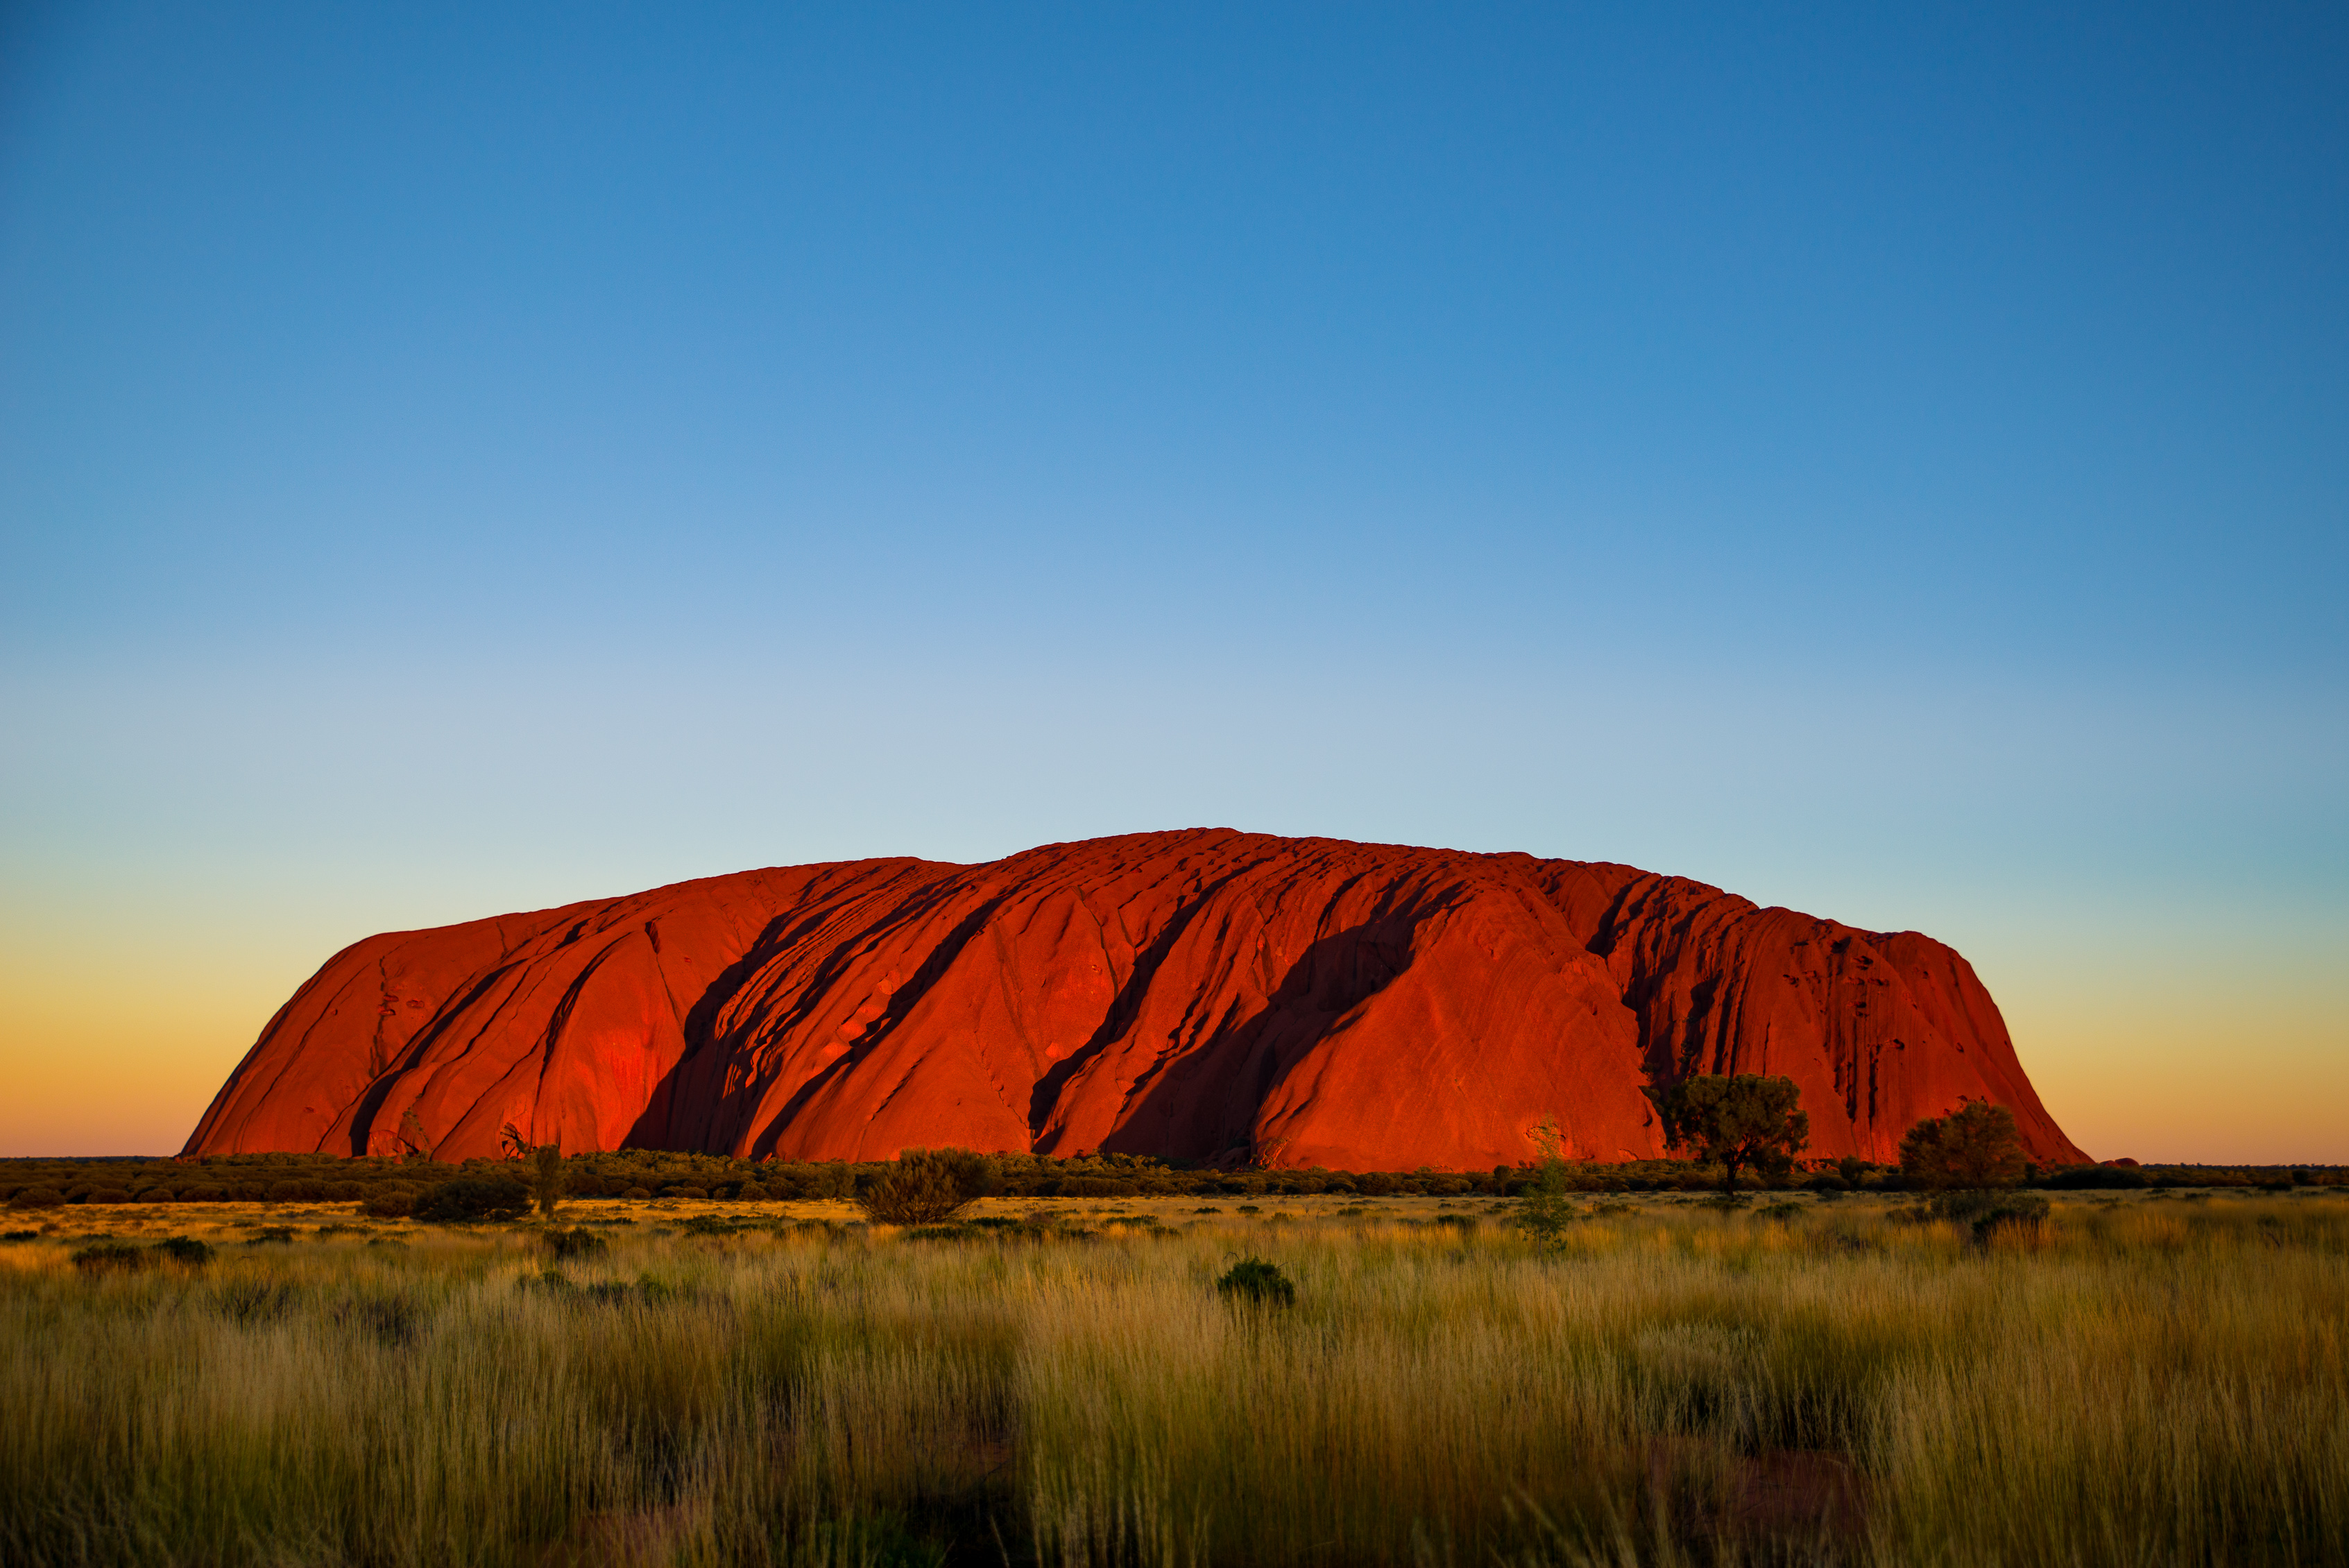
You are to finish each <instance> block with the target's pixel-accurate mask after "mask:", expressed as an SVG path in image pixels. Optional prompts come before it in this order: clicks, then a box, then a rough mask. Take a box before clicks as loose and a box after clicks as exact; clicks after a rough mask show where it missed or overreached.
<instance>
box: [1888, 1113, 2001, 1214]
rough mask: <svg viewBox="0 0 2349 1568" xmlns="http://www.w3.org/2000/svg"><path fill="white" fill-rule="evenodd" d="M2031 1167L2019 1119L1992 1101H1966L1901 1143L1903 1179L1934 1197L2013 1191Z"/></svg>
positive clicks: (1912, 1130)
mask: <svg viewBox="0 0 2349 1568" xmlns="http://www.w3.org/2000/svg"><path fill="white" fill-rule="evenodd" d="M2025 1163H2026V1161H2025V1159H2024V1156H2023V1140H2022V1138H2021V1137H2019V1136H2018V1135H2017V1133H2016V1131H2015V1126H2014V1113H2013V1111H2010V1110H2008V1109H2007V1108H2006V1107H2005V1106H1995V1105H1992V1104H1991V1102H1990V1101H1988V1100H1961V1101H1960V1102H1959V1104H1958V1108H1957V1109H1956V1110H1954V1111H1951V1113H1950V1114H1949V1115H1948V1116H1930V1117H1928V1118H1926V1119H1925V1120H1923V1121H1921V1122H1919V1123H1918V1124H1917V1125H1916V1126H1915V1127H1910V1128H1909V1131H1908V1133H1907V1135H1906V1136H1904V1137H1902V1138H1901V1140H1900V1176H1901V1179H1902V1180H1904V1181H1906V1182H1908V1183H1909V1186H1911V1187H1920V1188H1923V1189H1925V1190H1927V1191H1929V1192H1987V1191H1989V1190H1991V1189H1992V1188H1998V1187H2013V1185H2015V1183H2017V1182H2019V1181H2021V1180H2022V1179H2023V1168H2024V1165H2025Z"/></svg>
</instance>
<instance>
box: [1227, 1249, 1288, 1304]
mask: <svg viewBox="0 0 2349 1568" xmlns="http://www.w3.org/2000/svg"><path fill="white" fill-rule="evenodd" d="M1216 1293H1217V1294H1218V1295H1224V1296H1229V1297H1230V1298H1231V1299H1232V1300H1234V1301H1236V1302H1244V1303H1248V1304H1249V1305H1252V1306H1284V1307H1285V1306H1293V1305H1295V1304H1296V1302H1297V1287H1296V1286H1295V1285H1294V1284H1292V1283H1290V1282H1289V1279H1288V1275H1287V1274H1284V1273H1282V1272H1280V1265H1279V1264H1278V1263H1272V1262H1266V1261H1265V1260H1264V1259H1262V1258H1242V1259H1241V1260H1240V1261H1239V1262H1237V1263H1234V1264H1233V1265H1232V1266H1231V1267H1230V1268H1229V1269H1227V1270H1226V1271H1225V1272H1224V1276H1223V1278H1221V1279H1219V1280H1217V1281H1216Z"/></svg>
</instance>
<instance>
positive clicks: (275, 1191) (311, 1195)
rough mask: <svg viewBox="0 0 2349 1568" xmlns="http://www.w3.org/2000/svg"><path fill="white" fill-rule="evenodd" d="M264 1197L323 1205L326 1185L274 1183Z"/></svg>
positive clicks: (298, 1181) (317, 1183)
mask: <svg viewBox="0 0 2349 1568" xmlns="http://www.w3.org/2000/svg"><path fill="white" fill-rule="evenodd" d="M264 1197H265V1198H266V1199H267V1200H268V1201H269V1202H272V1203H323V1202H325V1201H326V1183H325V1182H323V1181H301V1180H294V1181H273V1182H271V1183H270V1184H269V1186H268V1189H267V1190H266V1192H265V1193H264ZM93 1201H95V1199H94V1198H93Z"/></svg>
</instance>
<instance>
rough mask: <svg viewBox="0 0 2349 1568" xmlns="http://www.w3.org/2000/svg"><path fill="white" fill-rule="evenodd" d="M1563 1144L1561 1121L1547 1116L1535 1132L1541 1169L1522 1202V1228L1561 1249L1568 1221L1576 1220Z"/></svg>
mask: <svg viewBox="0 0 2349 1568" xmlns="http://www.w3.org/2000/svg"><path fill="white" fill-rule="evenodd" d="M1559 1141H1560V1140H1559V1137H1558V1131H1557V1118H1555V1117H1547V1116H1546V1117H1544V1118H1543V1119H1542V1124H1541V1126H1539V1127H1536V1128H1535V1129H1534V1142H1535V1144H1536V1145H1537V1147H1539V1148H1540V1149H1541V1167H1540V1168H1539V1170H1538V1171H1537V1172H1536V1174H1535V1176H1534V1185H1533V1190H1532V1191H1530V1192H1527V1193H1526V1194H1525V1195H1524V1197H1522V1198H1521V1199H1518V1209H1517V1224H1518V1226H1519V1227H1520V1228H1521V1229H1523V1230H1524V1231H1526V1232H1528V1233H1529V1234H1531V1235H1532V1237H1533V1238H1534V1240H1536V1241H1539V1242H1540V1243H1541V1244H1542V1245H1543V1246H1545V1247H1555V1246H1557V1243H1558V1239H1559V1238H1560V1237H1562V1236H1563V1235H1565V1233H1566V1227H1567V1223H1568V1221H1569V1220H1572V1219H1573V1218H1574V1208H1573V1205H1572V1204H1571V1203H1570V1202H1569V1201H1568V1199H1567V1196H1566V1192H1567V1183H1566V1157H1565V1155H1564V1154H1563V1153H1562V1152H1561V1151H1560V1149H1559V1147H1558V1145H1559Z"/></svg>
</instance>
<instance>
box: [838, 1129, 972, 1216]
mask: <svg viewBox="0 0 2349 1568" xmlns="http://www.w3.org/2000/svg"><path fill="white" fill-rule="evenodd" d="M990 1174H991V1173H990V1172H989V1170H988V1164H987V1160H986V1158H984V1157H982V1156H979V1155H976V1154H971V1153H968V1152H967V1151H965V1150H963V1149H958V1148H940V1149H921V1148H909V1149H906V1150H905V1151H904V1152H902V1153H901V1154H899V1155H898V1156H897V1163H896V1164H895V1165H893V1166H890V1167H888V1168H886V1169H885V1170H883V1171H882V1172H881V1174H880V1175H879V1176H877V1177H874V1179H873V1180H872V1181H871V1182H870V1183H869V1184H868V1185H867V1186H866V1187H865V1188H864V1189H863V1190H862V1191H860V1192H858V1193H857V1195H856V1206H857V1207H858V1208H860V1209H862V1210H864V1212H865V1213H866V1214H867V1215H869V1216H871V1217H872V1218H873V1219H874V1220H876V1221H878V1222H879V1223H881V1224H884V1225H938V1224H943V1223H945V1222H946V1221H947V1220H952V1219H953V1218H955V1217H956V1216H957V1215H958V1214H960V1213H961V1212H962V1211H963V1210H966V1209H968V1208H969V1207H970V1206H971V1205H972V1204H973V1203H975V1202H977V1201H978V1199H979V1197H980V1196H981V1195H982V1194H983V1193H984V1192H985V1191H986V1190H987V1188H988V1178H989V1176H990Z"/></svg>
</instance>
